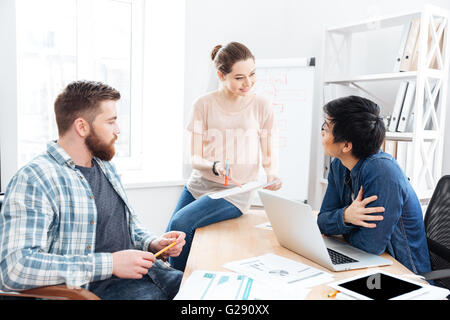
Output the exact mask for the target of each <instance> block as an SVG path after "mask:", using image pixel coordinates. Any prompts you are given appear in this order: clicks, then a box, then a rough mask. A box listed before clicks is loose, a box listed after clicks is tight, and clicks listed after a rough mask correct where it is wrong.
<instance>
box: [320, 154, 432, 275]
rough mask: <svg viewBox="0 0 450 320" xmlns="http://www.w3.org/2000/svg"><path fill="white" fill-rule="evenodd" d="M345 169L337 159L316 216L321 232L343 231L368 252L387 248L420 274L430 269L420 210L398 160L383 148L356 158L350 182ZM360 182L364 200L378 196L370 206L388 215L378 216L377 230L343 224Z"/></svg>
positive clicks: (346, 237)
mask: <svg viewBox="0 0 450 320" xmlns="http://www.w3.org/2000/svg"><path fill="white" fill-rule="evenodd" d="M347 173H348V169H347V168H346V167H345V166H344V165H343V164H342V163H341V161H340V160H339V159H335V160H333V162H332V163H331V169H330V173H329V175H328V188H327V191H326V193H325V197H324V199H323V202H322V207H321V208H320V213H319V216H318V219H317V223H318V225H319V228H320V231H321V232H322V233H323V234H326V235H339V234H342V235H343V236H344V238H345V239H346V240H347V241H348V242H349V243H350V244H352V245H353V246H355V247H357V248H360V249H362V250H364V251H366V252H370V253H373V254H377V255H379V254H382V253H383V252H385V251H388V252H389V254H390V255H391V256H392V257H394V258H395V259H396V260H397V261H399V262H400V263H402V264H403V265H404V266H405V267H407V268H408V269H410V270H411V271H413V272H414V273H416V274H417V273H422V272H428V271H430V270H431V266H430V257H429V253H428V246H427V241H426V236H425V226H424V223H423V215H422V209H421V206H420V203H419V200H418V198H417V195H416V193H415V192H414V190H413V188H412V186H411V184H410V183H409V181H408V179H407V177H406V176H405V174H404V173H403V171H402V169H401V168H400V167H399V165H398V163H397V161H396V160H395V159H393V158H392V156H391V155H389V154H387V153H384V152H382V151H380V152H379V153H377V154H374V155H372V156H370V157H367V158H365V159H361V160H359V161H358V163H357V164H356V165H355V167H354V168H353V169H352V170H351V171H350V179H351V184H350V183H346V180H345V178H346V175H347ZM347 182H350V181H348V180H347ZM350 185H351V186H352V189H353V190H350ZM361 186H362V188H363V198H367V197H370V196H373V195H376V196H378V198H377V200H375V201H373V202H371V203H369V204H368V205H367V206H366V207H384V208H385V212H384V213H375V214H374V215H383V218H384V219H383V220H382V221H376V222H374V223H375V224H376V228H365V227H360V226H355V225H352V224H346V223H344V210H345V209H346V208H347V207H348V206H349V205H350V204H351V203H352V202H353V200H352V191H353V194H354V196H355V197H356V196H357V194H358V192H359V190H360V188H361ZM371 223H372V221H371Z"/></svg>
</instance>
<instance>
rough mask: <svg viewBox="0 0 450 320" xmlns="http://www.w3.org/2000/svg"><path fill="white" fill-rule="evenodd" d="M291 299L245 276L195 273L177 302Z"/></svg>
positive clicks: (226, 273) (179, 292) (180, 293)
mask: <svg viewBox="0 0 450 320" xmlns="http://www.w3.org/2000/svg"><path fill="white" fill-rule="evenodd" d="M275 299H283V300H284V299H289V297H287V296H286V295H284V294H282V293H280V292H277V291H276V290H273V289H272V288H269V287H268V286H267V285H265V284H262V283H261V282H258V281H255V280H254V279H252V278H249V277H247V276H245V275H243V274H237V273H234V272H216V271H199V270H196V271H194V272H193V273H192V274H191V275H190V276H189V278H187V279H186V282H185V283H184V284H183V286H182V287H181V288H180V291H178V294H177V295H176V296H175V300H275Z"/></svg>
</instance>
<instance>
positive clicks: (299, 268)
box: [224, 253, 333, 292]
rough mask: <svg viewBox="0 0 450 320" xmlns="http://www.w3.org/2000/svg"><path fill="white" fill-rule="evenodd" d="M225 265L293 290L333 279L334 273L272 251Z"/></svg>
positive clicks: (265, 281)
mask: <svg viewBox="0 0 450 320" xmlns="http://www.w3.org/2000/svg"><path fill="white" fill-rule="evenodd" d="M224 267H225V268H227V269H229V270H232V271H235V272H237V273H242V274H245V275H246V276H248V277H251V278H253V279H255V280H257V281H261V282H263V283H266V284H268V285H270V286H273V287H276V288H278V289H280V288H281V289H283V290H284V291H291V292H295V291H296V290H299V289H301V288H311V287H314V286H316V285H319V284H322V283H327V282H330V281H333V275H332V274H331V273H329V272H325V271H322V270H319V269H317V268H313V267H310V266H308V265H305V264H302V263H300V262H296V261H293V260H291V259H287V258H284V257H281V256H278V255H275V254H272V253H269V254H265V255H262V256H258V257H254V258H249V259H245V260H239V261H233V262H229V263H226V264H225V265H224Z"/></svg>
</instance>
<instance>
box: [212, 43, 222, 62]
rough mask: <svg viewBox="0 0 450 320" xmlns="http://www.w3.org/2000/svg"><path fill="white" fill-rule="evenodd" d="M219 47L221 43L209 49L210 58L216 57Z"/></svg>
mask: <svg viewBox="0 0 450 320" xmlns="http://www.w3.org/2000/svg"><path fill="white" fill-rule="evenodd" d="M220 48H222V45H220V44H218V45H217V46H215V47H214V49H213V50H212V51H211V60H212V61H214V59H215V58H216V55H217V52H219V50H220Z"/></svg>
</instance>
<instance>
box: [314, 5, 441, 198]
mask: <svg viewBox="0 0 450 320" xmlns="http://www.w3.org/2000/svg"><path fill="white" fill-rule="evenodd" d="M414 18H420V26H421V27H420V31H419V38H418V48H419V51H418V52H419V55H418V64H417V71H408V72H391V73H385V72H380V73H370V74H352V73H351V71H350V70H351V68H350V67H351V62H352V59H354V57H352V45H353V41H352V40H353V37H354V36H355V35H356V34H358V36H361V34H362V35H363V36H364V35H365V34H364V33H367V32H370V31H376V30H380V29H383V28H390V27H401V26H406V25H409V23H410V22H411V20H412V19H414ZM438 19H439V21H440V22H441V25H440V26H441V27H440V28H438V30H436V28H435V22H436V20H438ZM448 20H449V12H448V11H447V10H444V9H442V8H438V7H435V6H432V5H426V6H425V7H424V9H423V10H422V11H417V12H407V13H403V14H399V15H395V16H385V17H380V18H376V19H368V20H365V21H361V22H357V23H354V24H349V25H344V26H341V27H333V28H329V29H327V30H326V31H325V37H324V56H323V61H324V67H323V74H322V79H323V80H322V85H323V87H322V89H323V91H322V92H323V93H324V94H323V96H322V98H323V100H322V105H323V104H325V103H326V102H327V100H329V99H326V97H325V89H326V88H327V86H330V85H341V86H347V87H351V88H356V89H358V90H359V91H360V92H362V93H363V94H364V95H366V96H369V98H372V100H374V101H375V102H377V103H378V104H379V105H380V107H381V108H382V109H391V108H392V106H393V105H389V104H388V103H386V102H385V101H387V100H386V99H384V98H385V97H377V96H376V95H375V94H373V93H372V92H371V91H370V89H366V88H364V85H366V84H368V83H377V85H383V83H384V84H386V83H387V82H392V81H394V82H395V81H402V80H414V81H415V82H416V92H415V101H414V105H413V106H412V112H413V113H414V121H413V124H412V131H411V132H387V133H386V140H390V141H392V140H394V141H407V142H409V143H410V145H411V147H412V152H411V155H412V159H408V161H411V162H410V164H411V168H412V169H411V170H410V176H409V178H410V181H411V184H412V186H413V187H414V189H415V191H416V193H417V194H418V196H419V198H420V199H421V200H426V199H429V198H430V197H431V195H432V192H433V190H434V188H435V186H436V184H437V181H438V180H439V178H440V177H441V175H442V161H443V159H442V158H443V139H444V125H445V113H446V108H447V105H446V98H447V87H448V73H449V42H448V31H449V29H448ZM423 26H425V27H423ZM429 37H430V38H431V39H432V41H431V42H430V41H429ZM441 37H444V39H443V45H442V50H439V43H440V40H441ZM380 45H383V44H382V43H381V44H380ZM434 55H436V57H437V65H438V69H431V68H430V65H431V61H432V59H433V56H434ZM431 82H435V83H436V85H435V86H434V89H433V90H431V89H430V88H433V86H432V85H430V83H431ZM338 97H339V96H336V97H333V98H338ZM319 118H320V119H319V121H320V122H321V123H320V124H322V122H323V115H322V116H321V117H319ZM319 153H320V156H319V157H318V159H321V160H322V163H321V164H320V165H319V166H318V170H319V172H318V176H320V177H321V178H320V179H319V188H321V189H322V190H321V191H322V194H324V192H325V190H326V184H327V180H326V179H325V177H324V161H325V155H324V154H323V149H322V148H319Z"/></svg>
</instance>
